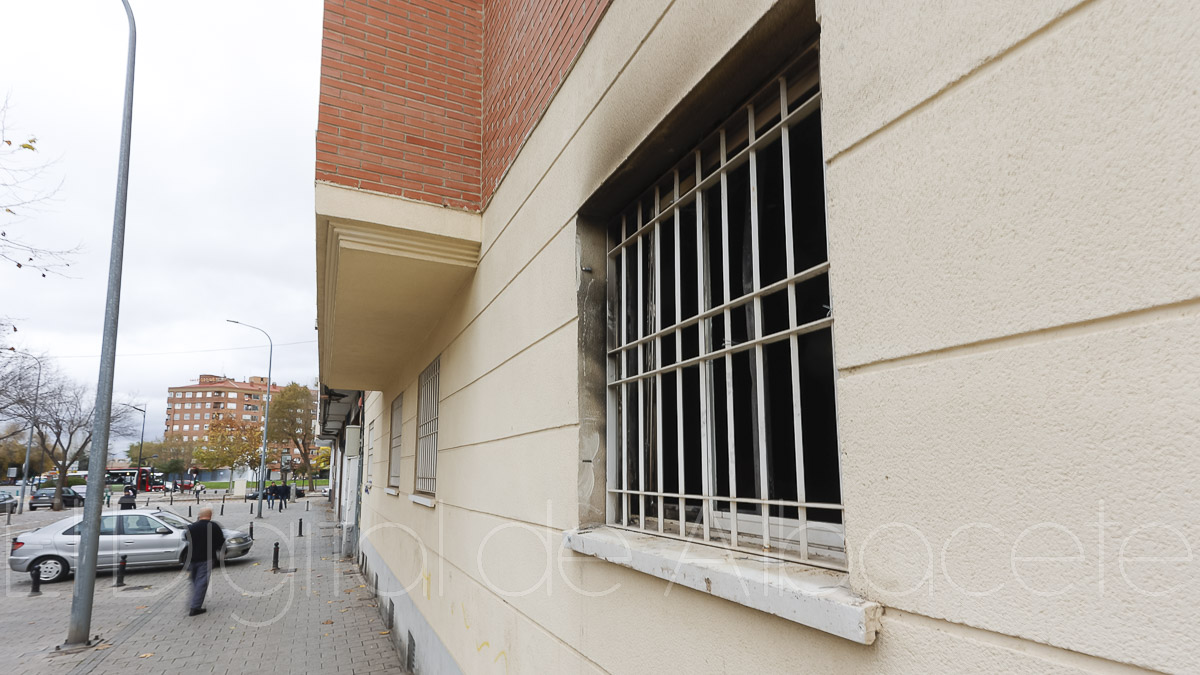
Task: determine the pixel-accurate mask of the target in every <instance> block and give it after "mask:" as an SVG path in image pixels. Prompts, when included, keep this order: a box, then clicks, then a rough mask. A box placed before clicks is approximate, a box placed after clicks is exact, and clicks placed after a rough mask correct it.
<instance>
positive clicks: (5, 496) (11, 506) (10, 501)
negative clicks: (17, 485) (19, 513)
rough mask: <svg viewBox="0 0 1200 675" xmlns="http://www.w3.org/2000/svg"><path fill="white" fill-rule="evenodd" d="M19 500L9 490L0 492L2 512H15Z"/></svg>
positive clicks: (0, 508)
mask: <svg viewBox="0 0 1200 675" xmlns="http://www.w3.org/2000/svg"><path fill="white" fill-rule="evenodd" d="M18 501H19V500H18V499H17V498H16V497H14V496H12V495H10V494H9V493H7V492H0V513H15V512H16V510H17V502H18Z"/></svg>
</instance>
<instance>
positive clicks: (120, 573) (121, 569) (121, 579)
mask: <svg viewBox="0 0 1200 675" xmlns="http://www.w3.org/2000/svg"><path fill="white" fill-rule="evenodd" d="M126 557H127V556H121V562H120V563H118V564H117V583H115V584H113V586H124V585H125V558H126Z"/></svg>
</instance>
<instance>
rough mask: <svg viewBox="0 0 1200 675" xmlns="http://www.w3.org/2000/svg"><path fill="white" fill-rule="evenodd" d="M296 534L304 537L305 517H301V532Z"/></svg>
mask: <svg viewBox="0 0 1200 675" xmlns="http://www.w3.org/2000/svg"><path fill="white" fill-rule="evenodd" d="M296 536H297V537H303V536H304V519H303V518H301V519H300V534H298V535H296Z"/></svg>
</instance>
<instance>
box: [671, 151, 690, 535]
mask: <svg viewBox="0 0 1200 675" xmlns="http://www.w3.org/2000/svg"><path fill="white" fill-rule="evenodd" d="M673 201H679V170H678V169H676V170H675V171H674V200H673ZM674 220H675V326H676V328H675V361H676V363H678V362H679V361H682V360H683V331H682V330H680V329H679V327H678V326H679V324H680V322H681V321H683V302H682V300H683V267H682V266H680V264H679V263H680V249H681V248H683V246H682V244H683V222H682V219H681V216H680V215H679V208H678V207H675V219H674ZM675 451H676V456H677V457H678V464H679V466H678V474H679V486H678V491H677V494H679V535H680V536H685V535H687V513H686V512H685V508H686V504H685V502H684V499H683V494H684V492H685V490H684V477H685V473H684V464H683V463H684V457H685V455H684V451H683V368H679V369H677V370H676V371H675Z"/></svg>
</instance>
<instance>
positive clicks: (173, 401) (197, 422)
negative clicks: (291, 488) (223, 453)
mask: <svg viewBox="0 0 1200 675" xmlns="http://www.w3.org/2000/svg"><path fill="white" fill-rule="evenodd" d="M280 390H281V387H280V386H279V385H277V384H272V385H271V394H272V395H274V394H278V393H279V391H280ZM310 391H311V390H310ZM266 396H267V378H265V377H258V376H252V377H250V378H248V379H247V380H246V381H244V382H239V381H237V380H234V379H232V378H229V377H225V376H223V375H201V376H200V377H199V378H198V379H197V382H196V383H195V384H187V385H182V386H178V387H168V388H167V413H166V420H165V421H164V425H165V428H164V430H163V438H164V439H174V440H182V441H184V442H191V443H197V444H202V443H204V442H205V441H207V440H208V434H207V433H206V432H207V431H208V428H209V425H211V424H212V423H213V422H214V421H218V420H222V419H230V420H238V421H241V422H248V423H251V424H254V425H256V426H258V427H259V428H260V429H261V428H262V427H263V425H264V424H266V420H265V418H264V413H265V412H266V411H265V410H264V407H265V404H266ZM313 398H314V401H315V399H316V392H313ZM315 420H316V407H315V404H314V408H313V421H314V422H315ZM315 451H316V446H315V445H313V446H311V447H310V448H309V456H310V457H312V455H313V453H314V452H315ZM285 456H286V457H287V459H288V461H290V462H291V463H292V465H293V466H295V465H298V464H299V463H300V450H299V449H298V448H296V447H294V446H293V445H292V444H291V443H275V442H272V443H268V444H267V459H268V460H269V461H268V462H267V468H268V469H269V470H271V471H278V470H279V469H280V462H281V460H282V458H283V457H285ZM206 468H207V469H209V470H214V469H217V468H219V467H206ZM257 468H258V467H257V466H254V467H251V469H257ZM291 469H292V466H289V467H288V470H289V471H290V470H291ZM211 479H212V480H218V477H217V476H216V474H211ZM227 479H228V477H225V478H220V480H227Z"/></svg>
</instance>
